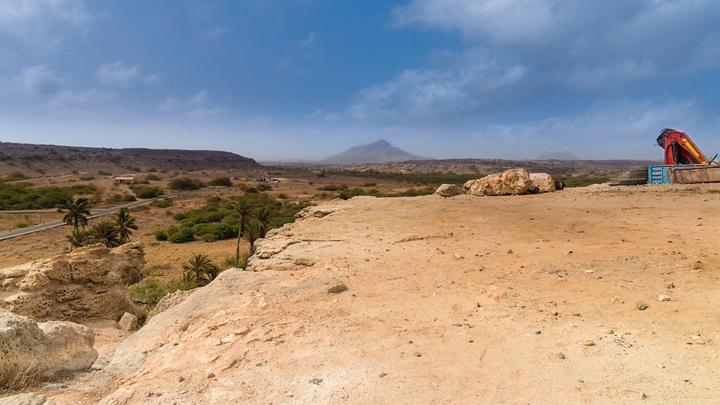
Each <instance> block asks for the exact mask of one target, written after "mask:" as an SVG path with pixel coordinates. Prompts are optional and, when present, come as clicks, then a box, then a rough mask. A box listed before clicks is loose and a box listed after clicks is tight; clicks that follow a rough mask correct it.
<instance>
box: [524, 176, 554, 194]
mask: <svg viewBox="0 0 720 405" xmlns="http://www.w3.org/2000/svg"><path fill="white" fill-rule="evenodd" d="M530 180H531V181H532V184H533V185H534V186H535V187H537V188H538V189H540V192H541V193H551V192H553V191H555V180H553V178H552V176H550V175H549V174H547V173H530Z"/></svg>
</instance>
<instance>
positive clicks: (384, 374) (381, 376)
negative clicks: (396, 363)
mask: <svg viewBox="0 0 720 405" xmlns="http://www.w3.org/2000/svg"><path fill="white" fill-rule="evenodd" d="M385 376H387V373H380V375H379V376H378V377H380V378H385Z"/></svg>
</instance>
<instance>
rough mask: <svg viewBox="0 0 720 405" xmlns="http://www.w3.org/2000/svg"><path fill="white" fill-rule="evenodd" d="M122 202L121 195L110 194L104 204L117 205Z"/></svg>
mask: <svg viewBox="0 0 720 405" xmlns="http://www.w3.org/2000/svg"><path fill="white" fill-rule="evenodd" d="M122 201H123V195H122V194H119V193H115V194H111V195H110V196H108V197H107V198H106V199H105V203H106V204H118V203H120V202H122Z"/></svg>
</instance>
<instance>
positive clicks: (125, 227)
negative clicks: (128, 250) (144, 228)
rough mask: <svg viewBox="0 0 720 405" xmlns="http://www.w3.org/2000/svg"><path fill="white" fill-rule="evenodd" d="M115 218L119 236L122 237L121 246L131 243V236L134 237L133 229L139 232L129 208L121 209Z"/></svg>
mask: <svg viewBox="0 0 720 405" xmlns="http://www.w3.org/2000/svg"><path fill="white" fill-rule="evenodd" d="M113 218H114V219H115V225H116V226H117V229H118V235H119V236H120V244H121V245H122V244H124V243H127V242H128V241H130V235H132V231H131V229H134V230H136V231H137V229H138V226H137V225H135V218H133V217H131V216H130V213H129V212H128V209H127V208H120V211H118V212H117V213H116V214H115V215H114V216H113Z"/></svg>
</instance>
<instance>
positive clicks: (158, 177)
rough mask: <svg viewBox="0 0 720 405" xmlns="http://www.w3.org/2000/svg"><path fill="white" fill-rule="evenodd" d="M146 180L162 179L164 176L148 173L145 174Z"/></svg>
mask: <svg viewBox="0 0 720 405" xmlns="http://www.w3.org/2000/svg"><path fill="white" fill-rule="evenodd" d="M145 180H152V181H161V180H162V178H161V177H160V176H158V175H157V174H148V175H146V176H145Z"/></svg>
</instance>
